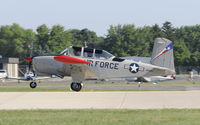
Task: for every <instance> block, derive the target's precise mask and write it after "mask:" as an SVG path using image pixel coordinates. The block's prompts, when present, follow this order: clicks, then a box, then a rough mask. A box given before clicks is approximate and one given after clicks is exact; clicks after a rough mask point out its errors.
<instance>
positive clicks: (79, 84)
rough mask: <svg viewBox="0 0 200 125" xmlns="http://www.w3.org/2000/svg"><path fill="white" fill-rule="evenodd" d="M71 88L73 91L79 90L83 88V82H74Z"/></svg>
mask: <svg viewBox="0 0 200 125" xmlns="http://www.w3.org/2000/svg"><path fill="white" fill-rule="evenodd" d="M71 89H72V90H73V91H76V92H79V91H80V90H81V89H82V85H81V83H75V82H72V83H71Z"/></svg>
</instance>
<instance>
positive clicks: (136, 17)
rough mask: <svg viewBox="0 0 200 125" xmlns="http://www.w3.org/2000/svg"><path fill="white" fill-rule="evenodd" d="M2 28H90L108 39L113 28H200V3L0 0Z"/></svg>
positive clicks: (187, 0) (198, 0)
mask: <svg viewBox="0 0 200 125" xmlns="http://www.w3.org/2000/svg"><path fill="white" fill-rule="evenodd" d="M0 3H1V4H0V26H2V25H11V24H13V23H17V24H19V25H20V26H22V27H23V28H26V29H33V30H34V31H35V30H36V29H37V27H38V26H40V25H42V24H46V25H47V26H48V27H49V28H50V27H52V26H53V25H57V24H59V25H62V26H64V27H65V29H83V28H88V29H89V30H92V31H94V32H96V33H97V35H98V36H105V35H106V34H107V30H108V29H109V27H110V25H114V26H116V25H118V24H122V25H123V24H134V25H136V27H143V26H152V25H154V24H159V25H160V26H162V24H163V23H164V22H165V21H170V22H172V24H173V26H174V27H180V26H185V25H196V24H200V15H199V12H200V0H0Z"/></svg>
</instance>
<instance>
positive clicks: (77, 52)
mask: <svg viewBox="0 0 200 125" xmlns="http://www.w3.org/2000/svg"><path fill="white" fill-rule="evenodd" d="M60 55H69V56H81V57H86V58H99V59H109V58H111V57H114V56H113V55H112V54H110V53H109V52H107V51H105V50H99V49H91V48H84V47H75V46H70V47H68V48H66V49H65V50H64V51H62V52H61V53H60Z"/></svg>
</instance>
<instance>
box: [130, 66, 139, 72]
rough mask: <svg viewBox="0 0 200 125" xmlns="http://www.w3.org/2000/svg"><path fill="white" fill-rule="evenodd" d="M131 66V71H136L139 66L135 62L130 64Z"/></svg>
mask: <svg viewBox="0 0 200 125" xmlns="http://www.w3.org/2000/svg"><path fill="white" fill-rule="evenodd" d="M130 67H131V72H133V71H134V72H137V69H138V68H139V67H137V66H136V65H135V64H134V65H133V66H130Z"/></svg>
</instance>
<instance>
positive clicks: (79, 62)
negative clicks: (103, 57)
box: [54, 56, 97, 83]
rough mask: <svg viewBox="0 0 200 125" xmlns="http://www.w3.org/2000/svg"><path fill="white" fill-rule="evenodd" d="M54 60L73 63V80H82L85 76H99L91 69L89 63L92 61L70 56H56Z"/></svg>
mask: <svg viewBox="0 0 200 125" xmlns="http://www.w3.org/2000/svg"><path fill="white" fill-rule="evenodd" d="M54 60H56V61H59V62H62V63H67V64H71V76H72V80H73V82H79V83H80V82H82V81H83V80H84V79H85V78H97V76H96V75H95V74H94V73H93V72H92V71H91V70H90V69H89V67H88V66H87V64H90V63H91V62H88V61H85V60H83V59H79V58H75V57H70V56H55V57H54Z"/></svg>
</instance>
